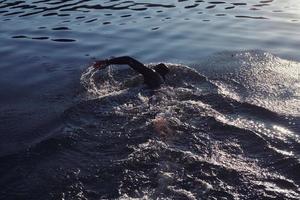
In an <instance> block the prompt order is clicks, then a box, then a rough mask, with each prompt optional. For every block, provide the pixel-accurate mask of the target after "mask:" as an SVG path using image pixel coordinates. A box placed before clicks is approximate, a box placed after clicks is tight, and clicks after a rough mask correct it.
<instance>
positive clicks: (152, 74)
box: [107, 56, 164, 88]
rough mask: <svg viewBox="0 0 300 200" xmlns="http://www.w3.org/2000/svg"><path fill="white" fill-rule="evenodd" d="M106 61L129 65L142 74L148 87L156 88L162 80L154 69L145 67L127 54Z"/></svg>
mask: <svg viewBox="0 0 300 200" xmlns="http://www.w3.org/2000/svg"><path fill="white" fill-rule="evenodd" d="M107 62H108V64H119V65H129V66H130V67H131V68H132V69H134V70H135V71H137V72H138V73H140V74H142V75H143V77H144V83H145V84H146V85H147V86H148V87H150V88H158V87H159V86H160V85H161V84H162V83H163V82H164V80H163V78H162V76H161V75H160V74H159V73H158V72H156V71H155V70H154V69H150V68H148V67H146V66H145V65H144V64H142V63H140V62H139V61H137V60H135V59H133V58H131V57H129V56H122V57H117V58H112V59H109V60H108V61H107Z"/></svg>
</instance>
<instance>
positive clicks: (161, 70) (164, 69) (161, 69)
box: [153, 63, 170, 79]
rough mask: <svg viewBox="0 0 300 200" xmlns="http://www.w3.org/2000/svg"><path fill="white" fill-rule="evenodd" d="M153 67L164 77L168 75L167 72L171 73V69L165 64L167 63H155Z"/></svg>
mask: <svg viewBox="0 0 300 200" xmlns="http://www.w3.org/2000/svg"><path fill="white" fill-rule="evenodd" d="M153 69H154V70H155V71H156V72H157V73H159V74H160V75H161V76H162V77H163V79H165V78H166V77H165V76H166V74H167V73H169V71H170V69H169V68H168V67H167V66H166V65H165V64H163V63H160V64H158V65H155V66H154V67H153Z"/></svg>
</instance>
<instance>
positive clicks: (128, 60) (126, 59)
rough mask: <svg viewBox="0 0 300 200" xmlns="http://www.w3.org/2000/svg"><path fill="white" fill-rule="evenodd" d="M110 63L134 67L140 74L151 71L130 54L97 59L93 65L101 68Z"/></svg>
mask: <svg viewBox="0 0 300 200" xmlns="http://www.w3.org/2000/svg"><path fill="white" fill-rule="evenodd" d="M110 64H117V65H129V66H130V67H131V68H132V69H134V70H135V71H137V72H138V73H140V74H142V75H146V74H147V73H151V72H152V70H151V69H149V68H148V67H146V66H145V65H144V64H143V63H141V62H139V61H137V60H136V59H134V58H132V57H130V56H122V57H116V58H111V59H106V60H99V61H96V62H95V64H94V67H95V68H101V67H106V66H108V65H110Z"/></svg>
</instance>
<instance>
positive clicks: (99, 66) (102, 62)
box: [93, 59, 109, 69]
mask: <svg viewBox="0 0 300 200" xmlns="http://www.w3.org/2000/svg"><path fill="white" fill-rule="evenodd" d="M108 65H109V61H108V60H107V59H106V60H96V61H95V62H94V63H93V67H94V68H95V69H104V68H106V67H107V66H108Z"/></svg>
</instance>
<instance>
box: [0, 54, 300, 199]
mask: <svg viewBox="0 0 300 200" xmlns="http://www.w3.org/2000/svg"><path fill="white" fill-rule="evenodd" d="M153 65H154V64H149V67H151V66H153ZM167 65H168V66H169V68H170V74H169V75H168V76H167V81H166V83H165V84H164V85H162V87H161V88H159V89H157V90H148V89H147V88H145V87H144V86H143V84H142V80H141V77H140V76H139V75H138V74H136V73H135V72H134V71H133V70H131V69H129V68H127V67H121V66H110V67H108V68H107V69H105V70H98V71H96V70H94V69H93V68H92V67H89V68H87V70H86V71H85V72H83V73H82V76H81V83H82V85H83V87H84V89H85V93H84V94H82V97H83V98H81V100H80V101H79V102H78V103H77V104H76V105H74V106H72V107H70V108H69V109H68V110H66V111H65V112H64V114H63V116H62V118H63V119H64V127H63V128H62V129H61V134H58V136H57V137H56V138H51V139H48V140H46V141H43V142H41V143H39V144H38V145H37V146H35V147H33V148H31V149H30V150H29V152H26V155H30V157H31V159H30V160H32V161H31V162H33V164H38V166H40V167H41V166H44V165H48V166H50V167H48V169H49V171H48V172H44V174H45V176H44V177H43V179H42V178H38V177H37V176H34V177H35V179H37V181H36V182H39V183H40V184H41V185H44V184H46V183H48V182H49V181H50V182H51V183H55V184H51V185H59V187H55V186H52V187H50V188H46V189H43V190H42V191H44V192H43V194H41V192H39V191H36V193H35V192H33V193H32V191H35V190H34V188H35V187H33V189H32V188H31V190H30V191H31V195H29V194H28V197H29V196H30V197H32V194H36V195H40V196H39V197H43V198H44V199H49V198H50V197H49V196H47V194H52V196H51V198H62V197H64V198H66V199H67V198H77V197H78V198H77V199H85V198H86V199H99V198H100V199H103V198H104V199H105V198H107V199H112V198H113V199H128V198H149V199H157V198H162V199H200V198H204V199H210V198H227V199H246V198H247V199H248V198H250V199H263V198H282V199H298V198H299V197H300V191H299V184H300V176H299V172H298V171H299V170H298V168H299V166H300V162H299V153H300V141H299V135H298V133H299V125H298V122H299V116H298V113H297V112H298V111H297V109H295V105H294V104H293V105H290V102H293V103H296V104H297V102H298V100H297V99H296V97H295V96H294V95H295V94H296V93H297V92H299V91H298V90H299V88H297V86H296V85H297V84H299V80H297V77H296V76H295V71H293V70H295V69H297V67H298V66H299V64H298V63H296V62H292V61H286V60H283V59H280V58H278V57H276V56H273V55H271V54H269V53H266V52H262V51H243V52H222V53H219V54H216V55H212V56H211V57H209V58H207V59H206V60H204V61H202V63H200V64H198V65H197V66H194V68H190V67H187V66H184V65H178V64H172V63H167ZM196 69H197V70H196ZM275 75H276V78H275ZM266 94H268V95H266ZM293 98H294V99H293ZM283 101H284V102H285V103H283ZM289 106H290V107H289ZM23 156H24V155H23V154H22V156H21V155H20V157H21V158H23ZM49 156H50V157H51V159H46V160H43V159H42V158H44V157H49ZM36 157H38V158H40V159H36ZM21 158H19V159H21ZM41 159H42V161H40V160H41ZM36 160H39V163H37V161H36ZM23 165H25V164H22V163H20V166H21V167H22V166H23ZM40 172H43V170H42V169H38V170H37V172H35V173H34V174H33V175H37V174H39V173H40ZM16 174H17V173H16ZM51 177H55V179H54V178H51ZM22 180H23V181H21V182H20V184H22V183H24V182H26V181H25V180H24V179H22ZM7 190H8V189H7V188H3V191H7ZM25 193H26V192H25ZM0 197H1V196H0Z"/></svg>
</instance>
